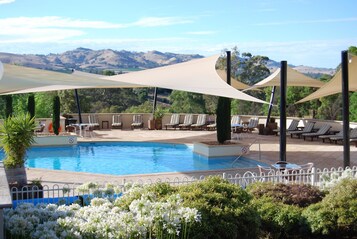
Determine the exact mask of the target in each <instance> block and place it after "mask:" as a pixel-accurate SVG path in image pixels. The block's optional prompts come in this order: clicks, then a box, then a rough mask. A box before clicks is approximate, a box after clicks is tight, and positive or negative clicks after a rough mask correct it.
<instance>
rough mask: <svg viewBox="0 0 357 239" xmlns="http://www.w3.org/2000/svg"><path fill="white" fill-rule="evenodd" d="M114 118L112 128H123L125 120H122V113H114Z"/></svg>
mask: <svg viewBox="0 0 357 239" xmlns="http://www.w3.org/2000/svg"><path fill="white" fill-rule="evenodd" d="M112 118H113V119H112V129H122V128H123V122H122V121H121V115H113V117H112Z"/></svg>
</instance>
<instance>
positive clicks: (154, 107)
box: [152, 87, 157, 115]
mask: <svg viewBox="0 0 357 239" xmlns="http://www.w3.org/2000/svg"><path fill="white" fill-rule="evenodd" d="M156 101H157V87H155V89H154V100H153V105H152V114H153V115H154V113H155V110H156Z"/></svg>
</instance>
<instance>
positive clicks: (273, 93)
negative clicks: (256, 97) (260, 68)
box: [265, 86, 276, 127]
mask: <svg viewBox="0 0 357 239" xmlns="http://www.w3.org/2000/svg"><path fill="white" fill-rule="evenodd" d="M275 89H276V86H273V88H272V89H271V93H270V102H269V109H268V116H267V122H266V123H265V127H268V123H269V120H270V115H271V110H272V109H273V101H274V96H275Z"/></svg>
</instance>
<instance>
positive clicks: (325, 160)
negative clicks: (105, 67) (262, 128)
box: [27, 130, 357, 184]
mask: <svg viewBox="0 0 357 239" xmlns="http://www.w3.org/2000/svg"><path fill="white" fill-rule="evenodd" d="M241 136H242V137H243V139H239V141H241V142H243V143H246V144H250V143H251V142H253V141H256V143H255V144H253V145H252V146H251V151H250V153H249V155H247V157H248V158H251V159H255V160H258V161H262V162H264V163H267V164H273V163H275V162H276V161H279V149H280V145H279V137H278V136H266V135H258V134H257V133H256V132H253V133H252V134H241ZM79 141H82V142H83V141H150V142H166V143H184V144H192V143H193V142H202V141H216V132H215V131H184V130H154V131H150V130H133V131H131V130H100V131H95V132H94V137H92V138H79ZM259 147H260V153H259ZM286 148H287V155H286V158H287V161H288V162H291V163H296V164H304V163H308V162H313V163H314V165H315V166H316V167H318V168H331V167H342V166H343V146H342V145H335V144H329V143H322V141H316V139H315V140H314V141H313V142H311V141H304V140H303V139H297V138H293V139H291V138H290V137H288V138H287V147H286ZM350 150H351V166H357V148H356V147H355V146H354V145H351V147H350ZM247 170H250V171H255V170H257V168H252V169H230V170H218V171H205V172H203V171H200V172H197V171H196V172H185V173H160V174H153V175H130V176H128V175H127V176H114V175H100V174H90V173H75V172H68V171H58V170H56V171H55V170H44V169H32V168H30V169H28V170H27V176H28V179H29V180H32V179H38V178H41V179H42V181H43V182H44V183H50V184H52V183H84V182H88V181H92V182H93V181H96V182H105V181H118V182H123V180H137V179H138V178H140V179H142V180H149V179H150V180H154V179H156V178H158V177H160V178H164V179H171V180H172V179H173V178H175V177H185V176H186V177H191V176H196V177H199V176H200V175H207V174H221V173H223V172H227V173H230V174H236V173H240V174H243V173H244V172H245V171H247Z"/></svg>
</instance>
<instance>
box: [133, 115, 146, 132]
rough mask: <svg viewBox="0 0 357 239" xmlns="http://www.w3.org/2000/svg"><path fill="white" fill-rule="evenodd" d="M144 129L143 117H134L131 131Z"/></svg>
mask: <svg viewBox="0 0 357 239" xmlns="http://www.w3.org/2000/svg"><path fill="white" fill-rule="evenodd" d="M143 127H144V122H143V116H142V115H133V123H131V129H135V128H139V129H141V128H143Z"/></svg>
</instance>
